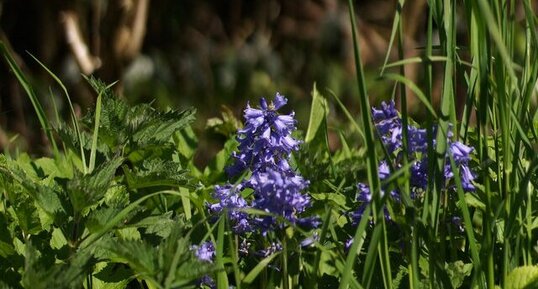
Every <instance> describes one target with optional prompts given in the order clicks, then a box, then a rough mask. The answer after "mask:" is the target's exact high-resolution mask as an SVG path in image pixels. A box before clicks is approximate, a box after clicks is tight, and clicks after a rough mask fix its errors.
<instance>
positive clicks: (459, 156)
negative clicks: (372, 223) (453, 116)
mask: <svg viewBox="0 0 538 289" xmlns="http://www.w3.org/2000/svg"><path fill="white" fill-rule="evenodd" d="M372 118H373V121H374V124H375V127H376V130H377V133H378V135H379V137H380V139H381V142H382V143H383V145H384V146H385V148H386V149H387V151H388V152H389V154H391V155H392V156H394V158H393V163H392V167H393V168H395V169H399V168H401V167H402V164H401V163H400V161H401V160H402V154H404V153H406V154H407V156H408V160H409V162H411V167H410V173H411V178H410V185H411V193H412V197H413V196H414V195H415V194H416V193H418V192H420V191H422V190H424V189H426V187H427V185H428V158H427V151H428V141H427V132H426V129H420V128H417V127H415V126H412V125H408V126H407V133H408V134H407V135H408V146H407V150H406V152H404V151H403V124H402V119H401V117H400V116H399V115H398V111H397V110H396V107H395V104H394V101H391V102H389V103H385V102H383V103H381V108H379V109H377V108H375V107H374V108H372ZM436 129H437V128H434V134H435V131H436ZM452 136H453V135H452V133H451V132H448V136H447V140H448V149H447V152H446V162H445V163H446V164H445V167H444V171H443V178H444V180H445V183H446V184H447V186H448V185H449V182H450V180H452V179H453V178H454V172H453V170H452V166H451V164H450V156H452V158H453V159H454V162H455V164H456V166H458V168H459V170H460V179H461V184H462V187H463V189H464V190H465V191H472V190H474V189H475V187H474V185H473V180H474V175H473V174H472V172H471V170H470V168H469V161H470V154H471V152H472V151H473V148H472V147H469V146H467V145H465V144H463V143H461V142H459V141H452V140H451V138H452ZM433 145H434V146H435V140H433ZM389 175H390V171H389V165H388V163H387V162H386V161H381V163H380V165H379V178H380V179H381V180H384V179H386V178H388V176H389ZM357 188H358V194H357V200H358V201H359V202H361V204H362V205H361V206H360V207H359V209H358V211H357V212H355V213H353V214H352V217H353V219H354V220H355V221H357V220H359V219H360V217H361V216H362V212H363V210H364V205H365V204H367V203H369V202H370V201H371V193H370V188H369V187H368V186H367V185H365V184H362V183H359V184H358V185H357ZM384 189H385V188H382V190H381V194H382V195H384V193H385V192H384ZM390 197H391V198H392V199H394V200H396V201H398V200H399V195H398V192H397V191H391V192H390ZM385 216H387V213H386V212H385Z"/></svg>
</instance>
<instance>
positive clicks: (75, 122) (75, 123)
mask: <svg viewBox="0 0 538 289" xmlns="http://www.w3.org/2000/svg"><path fill="white" fill-rule="evenodd" d="M28 54H30V53H28ZM30 56H31V57H32V58H33V59H34V60H35V61H36V62H37V63H38V64H39V65H40V66H41V67H42V68H43V69H44V70H45V71H46V72H47V73H48V74H49V75H50V76H51V77H52V79H54V81H56V83H58V85H59V86H60V87H61V88H62V90H63V92H64V94H65V98H66V99H67V103H68V104H69V109H70V110H71V121H72V123H73V127H74V128H75V132H76V134H77V137H78V140H79V146H80V159H81V160H82V166H83V170H84V173H85V174H87V173H88V166H87V163H86V154H85V152H84V141H83V139H82V134H81V133H80V128H79V125H78V118H77V115H76V113H75V108H74V106H73V103H72V102H71V97H69V92H68V91H67V88H66V87H65V85H64V84H63V82H62V81H61V80H60V79H59V78H58V76H56V75H55V74H54V73H53V72H52V71H50V69H48V68H47V66H45V64H43V63H42V62H41V61H39V59H37V58H36V57H34V56H33V55H32V54H30Z"/></svg>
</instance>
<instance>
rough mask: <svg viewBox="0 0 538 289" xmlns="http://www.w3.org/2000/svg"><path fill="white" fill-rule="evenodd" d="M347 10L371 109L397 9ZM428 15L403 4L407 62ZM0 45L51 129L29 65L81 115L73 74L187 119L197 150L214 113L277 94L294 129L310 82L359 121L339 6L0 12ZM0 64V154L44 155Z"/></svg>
mask: <svg viewBox="0 0 538 289" xmlns="http://www.w3.org/2000/svg"><path fill="white" fill-rule="evenodd" d="M355 5H356V11H355V12H356V13H357V15H358V17H359V23H358V26H359V33H360V39H361V41H360V46H361V49H362V56H363V62H364V65H365V66H366V68H367V73H368V74H367V76H368V83H369V86H370V89H369V93H370V96H371V97H372V99H373V100H374V103H378V102H379V100H380V99H387V98H390V96H391V93H392V89H393V84H392V83H387V82H386V81H377V80H376V78H377V76H378V74H379V66H380V65H381V64H382V62H383V59H384V57H385V54H386V51H387V49H388V48H387V47H388V40H389V37H390V31H391V28H392V21H393V17H394V13H395V11H396V8H397V1H391V0H383V1H381V0H369V1H357V2H356V4H355ZM427 10H428V8H427V6H426V1H425V0H418V1H407V4H406V6H405V7H404V9H403V11H404V22H403V23H404V31H405V44H406V45H405V51H406V52H405V53H406V57H410V56H415V55H420V53H421V49H420V46H421V45H422V44H421V43H422V42H423V39H422V35H424V34H425V20H426V13H427ZM0 40H1V41H3V42H4V43H5V44H6V45H7V46H8V48H9V49H10V51H11V54H12V55H13V56H15V58H16V59H17V61H18V62H19V64H20V65H21V66H22V67H23V70H24V71H25V73H26V74H27V76H29V78H30V79H31V81H32V83H33V85H34V88H35V89H36V91H37V93H38V96H39V97H40V99H41V101H42V102H43V103H44V106H45V107H46V110H47V113H48V115H50V116H51V117H52V116H53V115H54V110H53V105H52V97H53V98H54V101H55V102H56V104H57V105H58V107H59V108H60V111H61V112H62V113H63V115H64V117H67V116H68V113H69V112H68V110H67V109H66V101H65V96H64V95H62V93H61V91H60V90H59V87H58V86H57V85H56V84H54V82H53V80H52V78H51V77H50V76H49V75H48V74H47V73H46V72H45V70H44V69H42V68H41V67H40V66H39V65H38V64H37V63H36V61H35V60H33V59H32V58H31V57H30V55H29V54H32V55H34V56H35V57H36V58H38V59H39V60H40V61H42V62H43V63H44V64H45V65H46V66H47V67H48V68H49V69H50V70H51V71H53V72H54V73H55V74H56V75H58V76H59V77H60V79H61V80H62V81H63V82H64V84H65V85H66V86H67V87H68V90H69V92H70V96H71V98H72V100H73V101H74V103H75V104H76V107H77V111H78V112H79V113H80V114H84V113H85V112H86V111H87V110H89V109H91V108H92V107H93V105H94V101H95V97H96V94H95V93H94V92H93V91H92V90H91V89H90V88H89V86H88V85H87V83H86V81H85V80H84V79H83V78H82V77H81V74H85V75H94V76H96V77H98V78H100V79H102V80H103V81H105V82H107V83H112V82H114V81H118V83H116V84H115V86H114V88H115V90H116V91H117V92H118V94H119V95H120V97H123V98H125V99H126V100H127V101H128V102H130V103H138V102H151V101H153V102H154V105H155V106H156V107H160V108H166V107H174V108H181V107H186V106H194V107H196V108H197V109H198V114H197V122H196V124H195V128H196V130H197V132H198V133H199V134H200V135H201V138H202V139H203V141H202V143H203V142H204V140H205V142H206V143H207V142H212V141H213V139H214V138H217V139H218V137H217V136H215V135H211V132H204V127H205V124H206V121H207V119H208V118H211V117H215V116H218V115H219V114H220V113H219V112H220V110H221V106H222V105H226V106H228V107H230V108H231V110H232V111H233V112H234V113H235V115H236V116H237V117H240V115H241V110H242V109H243V107H244V106H245V104H246V101H247V100H251V101H252V102H255V101H257V99H258V98H259V97H261V96H265V97H269V98H272V96H273V95H274V94H275V92H276V91H279V92H280V93H282V94H284V95H286V96H287V97H288V98H289V100H290V105H289V106H287V108H286V110H288V111H289V110H294V111H296V113H297V118H298V120H299V127H300V128H303V129H304V128H305V126H306V124H307V120H308V112H309V106H310V91H311V90H312V86H313V84H314V82H316V83H317V87H318V89H319V90H320V91H321V92H322V93H323V94H325V95H328V93H327V90H328V89H330V90H331V91H333V92H334V93H335V94H336V95H338V96H339V97H340V98H341V99H342V100H343V101H344V103H345V104H346V106H347V107H348V108H349V109H350V110H351V111H352V112H357V111H358V107H357V103H358V102H357V101H356V95H357V94H356V82H355V72H354V62H353V61H354V60H353V51H352V49H353V44H352V40H351V26H350V24H349V12H348V5H347V1H338V0H319V1H307V0H303V1H286V0H258V1H254V0H244V1H243V0H230V1H222V0H196V1H195V0H192V1H178V0H154V1H149V0H74V1H67V0H66V1H61V0H47V1H43V0H25V1H20V0H0ZM81 48H82V49H81ZM84 48H85V49H86V50H84ZM396 58H397V54H396V51H395V50H394V51H392V53H391V59H392V60H395V59H396ZM1 63H2V65H0V146H1V147H2V148H4V149H6V148H15V147H16V148H20V149H22V150H30V152H33V153H44V152H45V153H46V151H47V148H46V145H44V143H43V137H42V133H41V130H40V128H39V126H38V125H37V121H36V118H35V114H34V112H33V108H32V106H31V103H30V101H29V99H28V98H27V96H26V94H25V93H24V91H23V90H22V89H21V88H20V86H19V84H18V83H17V81H16V79H15V78H14V77H13V75H12V74H11V72H9V70H8V69H7V65H6V63H5V62H1ZM417 71H418V70H417V69H416V67H415V68H414V67H411V66H410V67H408V69H407V71H406V73H407V74H408V76H409V77H410V78H412V79H418V78H419V75H417ZM50 91H52V92H53V95H54V96H52V97H51V95H50ZM411 107H412V108H413V109H414V110H418V111H420V108H419V107H414V106H411ZM14 136H16V137H15V138H14Z"/></svg>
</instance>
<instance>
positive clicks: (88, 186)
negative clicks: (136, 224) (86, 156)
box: [67, 158, 123, 212]
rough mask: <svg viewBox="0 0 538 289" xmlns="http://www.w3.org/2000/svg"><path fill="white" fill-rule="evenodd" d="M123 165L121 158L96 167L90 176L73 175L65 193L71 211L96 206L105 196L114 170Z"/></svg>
mask: <svg viewBox="0 0 538 289" xmlns="http://www.w3.org/2000/svg"><path fill="white" fill-rule="evenodd" d="M122 163H123V158H115V159H113V160H112V161H109V162H106V163H104V164H102V165H101V166H99V167H97V168H96V169H95V170H94V171H93V172H92V173H91V174H86V175H81V174H80V173H78V175H75V177H74V178H73V179H71V180H69V181H68V183H67V193H68V195H69V199H70V200H71V204H72V205H73V209H74V210H75V211H77V212H82V211H83V210H85V209H87V208H88V207H90V206H93V205H95V204H97V203H98V202H99V201H100V200H101V199H102V198H103V197H104V196H105V194H106V192H107V190H108V188H109V187H110V184H111V182H112V180H113V179H114V176H115V175H116V170H117V169H118V167H119V166H120V165H121V164H122Z"/></svg>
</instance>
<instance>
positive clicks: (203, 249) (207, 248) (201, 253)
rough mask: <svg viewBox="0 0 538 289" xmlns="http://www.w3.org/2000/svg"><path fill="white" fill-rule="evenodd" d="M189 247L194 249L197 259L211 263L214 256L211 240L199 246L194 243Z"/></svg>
mask: <svg viewBox="0 0 538 289" xmlns="http://www.w3.org/2000/svg"><path fill="white" fill-rule="evenodd" d="M191 248H192V250H194V255H195V256H196V258H198V260H200V261H204V262H208V263H213V259H214V258H215V246H214V245H213V242H211V241H207V242H204V243H202V244H201V245H200V246H196V245H195V246H192V247H191Z"/></svg>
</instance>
